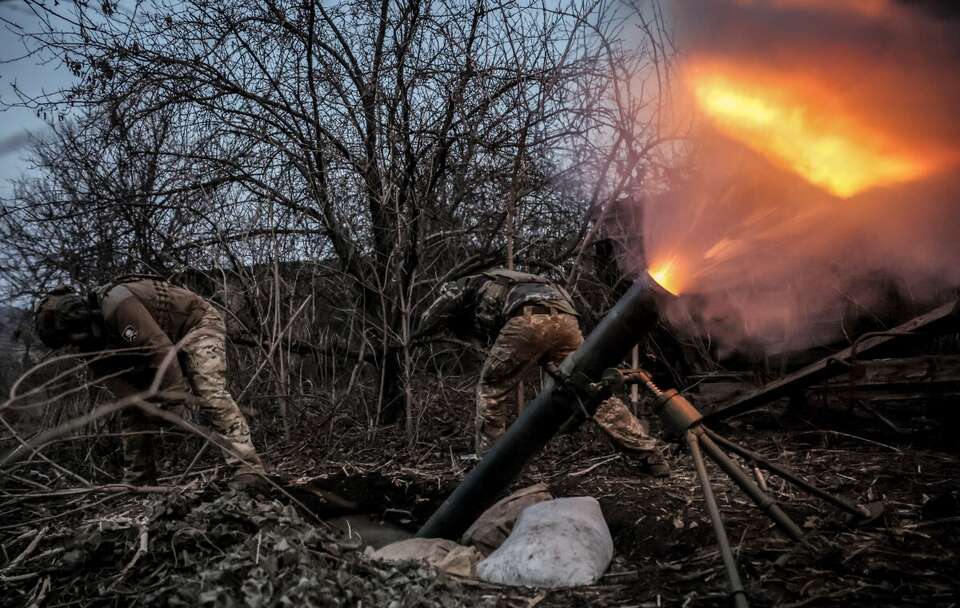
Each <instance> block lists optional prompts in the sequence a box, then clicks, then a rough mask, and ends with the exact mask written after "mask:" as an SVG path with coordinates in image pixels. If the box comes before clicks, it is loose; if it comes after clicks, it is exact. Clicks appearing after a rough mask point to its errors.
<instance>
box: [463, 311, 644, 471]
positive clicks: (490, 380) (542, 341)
mask: <svg viewBox="0 0 960 608" xmlns="http://www.w3.org/2000/svg"><path fill="white" fill-rule="evenodd" d="M582 343H583V334H581V333H580V326H579V324H578V323H577V318H576V317H574V316H573V315H568V314H565V313H562V312H553V313H551V314H523V315H519V316H516V317H513V318H512V319H510V320H509V321H507V322H506V324H504V326H503V328H502V329H501V330H500V333H499V335H498V336H497V339H496V341H495V342H494V344H493V346H492V347H491V348H490V353H489V354H488V355H487V360H486V361H485V362H484V365H483V370H482V371H481V372H480V384H479V386H478V387H477V420H476V446H477V453H478V454H483V453H484V452H486V451H487V450H488V449H489V448H490V446H491V445H493V443H494V442H495V441H496V440H497V439H498V438H499V437H500V436H501V435H503V433H504V432H506V429H507V420H508V417H509V415H510V404H511V403H513V396H514V394H515V393H516V390H515V389H516V387H517V385H518V384H519V383H520V380H521V379H522V378H523V376H524V375H525V374H526V373H527V372H528V371H530V370H531V369H532V368H533V367H534V366H536V365H542V364H546V363H554V364H556V365H560V363H561V362H562V361H563V360H564V359H565V358H566V357H567V355H569V354H570V353H572V352H573V351H575V350H577V348H579V347H580V345H581V344H582ZM593 421H594V422H596V423H597V424H598V425H599V426H600V428H601V429H602V430H603V431H604V432H605V433H606V434H607V435H608V436H609V437H610V439H612V440H613V442H614V443H615V444H616V445H617V446H618V447H620V448H621V449H624V450H628V451H631V452H651V451H653V450H654V449H655V446H656V440H654V439H651V438H650V436H649V435H648V434H647V432H646V429H644V428H643V425H642V424H640V421H639V420H637V418H636V416H634V415H633V414H632V413H631V412H630V410H629V409H628V408H627V406H626V405H625V404H624V403H623V401H621V400H620V399H618V398H617V397H611V398H609V399H607V400H606V401H604V402H603V403H601V404H600V406H599V407H598V408H597V411H596V413H595V414H594V416H593Z"/></svg>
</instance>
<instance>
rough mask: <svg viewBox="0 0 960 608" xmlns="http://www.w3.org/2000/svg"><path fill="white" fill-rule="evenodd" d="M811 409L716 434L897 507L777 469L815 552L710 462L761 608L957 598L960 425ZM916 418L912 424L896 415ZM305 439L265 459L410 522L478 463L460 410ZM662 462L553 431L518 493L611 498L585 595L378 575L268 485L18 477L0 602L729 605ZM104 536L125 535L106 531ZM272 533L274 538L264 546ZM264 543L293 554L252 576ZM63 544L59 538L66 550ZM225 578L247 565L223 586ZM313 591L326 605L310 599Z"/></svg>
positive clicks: (377, 513)
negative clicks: (182, 486) (395, 428)
mask: <svg viewBox="0 0 960 608" xmlns="http://www.w3.org/2000/svg"><path fill="white" fill-rule="evenodd" d="M807 414H809V412H807V413H805V414H804V415H803V416H801V417H796V416H794V417H792V418H791V419H789V420H786V419H785V418H784V417H783V416H781V415H780V411H779V410H777V409H776V408H774V410H772V411H768V412H763V413H755V414H751V415H749V416H746V417H744V418H741V419H739V420H737V421H734V422H733V423H731V424H729V425H723V426H722V427H721V426H718V427H717V428H716V429H715V430H717V431H718V432H721V434H724V435H726V436H727V437H729V438H731V439H733V440H736V441H738V442H740V443H741V444H743V445H745V446H747V447H749V448H751V449H753V450H755V451H758V452H761V453H762V454H763V455H765V456H767V457H768V458H771V459H773V460H775V461H776V462H778V463H780V464H783V465H786V466H789V467H791V468H792V469H794V470H795V471H798V472H800V473H802V474H803V476H804V477H805V478H807V479H808V480H810V481H813V482H815V483H817V484H818V485H820V486H821V487H823V488H824V489H827V490H829V491H831V492H835V493H838V494H841V495H843V496H846V497H849V498H852V499H855V500H858V501H862V502H870V501H883V502H884V503H885V505H886V512H885V514H884V516H883V517H882V518H881V520H879V521H878V522H876V523H874V524H873V525H871V526H868V527H864V528H851V527H849V526H847V525H846V518H845V517H844V516H843V515H841V514H839V513H838V512H837V511H836V510H835V509H833V508H831V507H829V506H828V505H825V504H824V503H822V502H821V501H819V500H817V499H814V498H811V497H809V496H807V495H805V494H803V493H801V492H799V491H798V490H795V489H793V488H792V487H791V486H789V485H785V484H782V483H781V482H780V481H779V480H778V479H776V478H767V483H768V485H769V487H770V491H771V493H772V495H773V496H774V497H775V498H776V499H777V500H778V501H779V502H780V504H781V505H782V507H783V508H784V510H785V511H786V512H787V513H788V514H789V515H790V516H791V517H793V518H794V520H795V521H796V522H797V523H798V524H800V525H801V526H802V527H803V528H804V530H805V531H806V533H807V539H808V541H809V544H808V546H798V545H796V544H795V543H793V542H791V541H790V540H788V539H787V537H786V536H784V535H783V534H781V533H780V532H779V531H778V530H776V529H775V528H774V526H773V524H772V523H771V522H770V520H768V519H767V518H766V517H765V516H763V515H762V514H761V513H760V512H759V511H758V510H757V509H755V508H754V507H753V506H752V505H751V503H750V502H749V500H748V499H747V498H746V496H745V495H743V494H742V493H741V492H740V491H739V490H738V489H736V488H735V486H733V485H732V483H731V482H730V481H729V480H728V479H727V478H726V477H724V476H723V475H722V474H720V473H719V471H717V470H716V469H715V468H714V467H711V473H712V475H713V481H714V490H715V492H716V494H717V497H718V501H719V503H720V507H721V510H722V512H723V516H724V520H725V523H726V526H727V532H728V535H729V537H730V539H731V542H732V544H733V546H734V549H735V553H736V556H737V559H738V562H739V565H740V571H741V575H742V576H743V578H744V582H745V585H746V587H747V591H748V594H749V597H750V599H751V602H752V605H754V606H782V607H791V608H796V607H799V606H838V605H846V606H909V605H917V606H944V607H946V606H953V605H956V603H957V602H958V597H960V591H958V590H960V581H958V579H960V570H958V569H957V567H956V564H957V563H958V550H960V481H958V480H957V478H956V476H955V474H954V471H955V464H956V462H957V445H956V444H955V442H951V438H950V437H949V433H948V432H945V429H944V428H943V426H942V425H938V424H936V423H935V422H936V421H934V424H927V422H929V419H926V418H925V419H924V422H925V423H924V424H917V425H914V426H915V427H916V428H921V427H922V430H921V431H918V432H917V433H912V434H909V435H892V434H891V433H890V432H889V431H887V430H885V429H884V428H882V426H880V425H876V424H874V422H873V421H871V420H866V419H864V418H862V417H856V416H851V415H848V414H846V413H843V412H841V413H839V414H836V415H833V416H830V417H824V416H819V415H816V416H808V415H807ZM911 419H914V420H915V419H916V416H912V417H910V416H908V417H907V418H906V422H904V424H905V425H909V424H910V420H911ZM302 430H303V436H302V437H300V438H299V439H296V440H294V441H291V442H289V443H286V444H279V445H276V446H275V449H274V450H272V451H271V452H270V454H269V459H270V461H271V463H272V464H273V465H274V466H275V467H276V468H277V469H279V470H280V471H283V472H284V473H285V474H287V475H289V476H291V477H293V478H299V479H301V480H305V479H311V480H312V482H313V486H314V487H318V488H325V489H328V490H332V491H334V492H336V493H337V494H339V495H341V496H343V497H345V498H347V499H349V500H351V501H353V502H355V503H356V504H357V505H358V510H360V511H362V512H364V513H368V514H370V516H371V517H372V518H373V519H380V518H382V519H383V520H385V521H388V522H391V523H392V524H395V525H397V526H400V527H404V528H406V529H409V530H415V529H416V528H417V527H418V526H419V524H421V523H422V522H423V521H425V519H426V518H427V517H428V516H429V515H430V513H431V512H432V511H433V509H435V508H436V506H437V505H439V504H440V502H441V501H442V500H443V498H444V497H445V496H446V494H447V493H449V492H450V491H451V490H452V489H453V488H454V487H455V486H456V483H457V481H458V480H459V479H461V478H462V476H463V475H464V473H465V472H466V471H467V470H468V469H469V467H470V466H471V464H472V461H471V460H470V458H469V456H470V448H469V443H468V439H467V438H468V437H469V429H468V428H467V427H466V424H465V423H464V421H463V420H462V419H461V417H460V416H459V415H458V414H457V412H456V411H455V410H453V409H450V408H436V409H432V410H431V417H430V418H428V419H425V420H424V423H423V424H422V425H421V432H420V435H419V438H418V441H416V442H415V443H413V444H412V445H411V444H410V443H408V442H407V441H406V440H405V439H404V438H402V437H400V436H398V434H396V433H391V432H390V431H384V432H382V433H381V435H380V436H379V437H378V438H377V440H376V441H375V442H372V443H370V442H368V443H366V444H365V443H364V442H362V441H361V440H360V438H359V437H358V438H356V441H352V440H351V439H350V438H349V437H341V438H340V440H339V441H337V442H335V443H334V444H333V445H332V446H331V445H329V444H325V445H324V447H323V449H320V448H319V447H318V442H317V441H316V440H315V439H314V437H313V436H312V435H311V434H310V433H309V432H307V431H309V425H308V424H306V425H303V426H302ZM364 445H366V446H367V447H359V446H364ZM665 453H666V457H667V459H668V461H669V462H670V464H671V466H672V469H673V472H672V475H671V476H670V477H668V478H666V479H655V478H651V477H649V476H645V475H642V474H638V473H637V471H636V467H635V466H634V464H635V463H634V462H633V461H632V460H631V458H629V457H627V456H624V455H622V454H620V453H618V452H617V451H616V450H614V449H612V448H611V447H610V446H609V445H608V444H607V443H606V441H605V440H604V439H603V438H602V436H601V435H600V434H599V433H598V432H597V431H595V430H591V429H589V428H584V429H582V430H581V431H580V432H578V433H576V434H572V435H567V436H562V437H559V438H557V439H555V440H554V441H553V442H552V443H551V444H550V445H549V446H548V448H547V450H546V451H545V452H544V453H543V454H542V455H541V456H539V457H538V458H537V459H536V460H535V461H534V462H532V463H530V466H528V467H527V469H526V470H525V471H524V473H523V475H522V477H521V479H519V480H518V481H517V482H516V483H515V484H514V487H523V486H526V485H529V484H533V483H536V482H541V481H542V482H546V483H548V484H549V485H550V487H551V488H552V490H553V493H554V494H555V495H556V496H583V495H586V496H594V497H596V498H597V499H598V500H599V501H600V503H601V506H602V507H603V511H604V514H605V516H606V518H607V521H608V524H609V526H610V530H611V532H612V535H613V538H614V545H615V552H616V553H615V559H614V563H613V564H612V566H611V568H610V570H609V571H608V573H607V574H606V575H605V576H604V577H603V579H602V580H601V581H600V583H599V584H597V585H594V586H591V587H588V588H580V589H575V590H558V591H542V590H536V589H516V588H503V587H498V586H496V585H490V584H486V583H481V582H477V581H471V580H466V579H456V578H453V577H446V576H445V577H439V578H436V577H434V576H433V574H432V573H430V572H428V571H426V570H424V569H423V568H415V567H413V566H411V567H410V568H412V569H406V570H405V569H403V568H388V569H383V568H381V569H379V570H377V569H376V568H374V567H371V566H369V565H367V563H366V562H365V560H363V559H362V558H361V557H360V554H359V551H352V552H351V549H353V548H351V547H345V546H339V547H338V546H337V545H336V543H337V542H338V541H337V540H336V539H335V535H331V533H330V532H329V531H327V530H325V529H323V527H322V525H320V524H317V523H315V522H312V521H311V518H310V516H309V515H307V514H305V513H303V512H302V509H299V508H298V507H296V506H295V505H292V504H290V502H289V500H288V499H285V498H284V497H279V496H259V497H257V498H256V499H255V500H252V501H251V500H250V499H249V498H245V497H243V496H242V495H240V494H232V493H229V492H227V490H226V489H225V488H224V487H223V485H222V484H219V485H218V483H217V482H213V483H212V485H211V484H200V485H201V488H202V489H201V490H197V491H194V492H193V493H192V494H191V495H190V496H189V497H172V496H169V495H160V496H157V495H135V494H119V495H114V494H109V493H107V494H95V495H86V496H77V497H71V496H65V497H57V498H48V499H40V498H34V499H33V500H30V501H25V500H24V499H23V498H20V499H19V500H18V499H17V498H16V495H17V494H18V493H21V491H25V490H27V489H28V488H14V487H12V486H11V485H10V484H7V487H6V488H4V492H5V494H6V496H5V497H3V500H2V501H0V505H2V506H0V534H2V536H0V545H2V548H3V551H4V553H5V555H4V560H3V561H4V563H6V564H8V565H7V566H5V567H4V568H2V569H0V586H2V587H3V588H4V594H5V597H6V598H7V601H9V600H10V599H11V598H14V599H13V603H11V604H6V601H5V602H4V603H5V605H37V606H40V605H44V606H68V605H129V604H139V603H145V604H150V605H217V606H220V605H223V606H228V605H250V606H260V605H264V606H266V605H289V604H290V603H293V604H303V605H362V604H363V603H364V602H366V605H384V606H461V605H464V606H467V605H469V606H473V605H491V606H497V605H502V606H525V607H528V608H529V607H533V606H543V607H548V606H556V607H574V606H577V607H579V606H638V607H639V606H643V607H651V608H652V607H658V606H682V607H688V606H727V605H729V599H728V595H727V592H726V580H725V578H724V574H723V569H722V565H721V562H720V557H719V553H718V550H717V546H716V543H715V540H714V535H713V531H712V528H711V524H710V521H709V519H708V518H707V516H706V512H705V510H704V504H703V498H702V493H701V490H700V487H699V484H698V482H697V480H696V478H695V476H694V472H693V468H692V463H691V462H690V459H689V458H688V456H687V455H686V453H685V452H684V451H681V450H680V449H679V448H677V447H673V446H670V447H667V448H666V449H665ZM198 475H200V476H207V477H209V475H210V472H209V471H203V470H201V471H199V472H198V473H197V474H191V476H192V478H194V479H198ZM223 492H227V494H223ZM33 493H34V494H37V492H35V491H34V492H33ZM163 505H166V506H163ZM71 511H73V512H72V513H71ZM225 513H230V514H231V515H229V517H228V516H227V515H225ZM251 513H253V514H254V515H251ZM295 513H299V515H297V514H295ZM105 522H107V524H105ZM118 522H121V523H118ZM122 522H128V523H122ZM129 522H134V523H132V524H131V523H129ZM137 522H140V523H139V524H138V523H137ZM143 522H147V523H145V524H144V523H143ZM184 522H187V523H184ZM190 522H192V523H190ZM200 522H202V525H201V523H200ZM264 522H266V523H264ZM291 522H293V523H291ZM188 524H189V525H188ZM41 526H42V527H43V529H44V530H45V535H46V538H45V539H44V541H43V542H41V543H38V545H39V546H38V547H36V548H34V549H33V551H32V555H31V557H29V558H28V559H25V560H23V561H22V562H21V563H20V564H17V565H15V567H13V568H9V564H10V563H11V562H10V561H9V560H11V559H14V558H15V556H16V555H17V554H18V553H21V552H23V551H24V549H25V547H28V545H29V544H30V542H31V539H32V538H35V537H36V535H37V529H38V528H40V527H41ZM138 529H139V530H140V535H141V536H143V535H147V534H148V532H149V539H150V540H149V543H148V545H147V546H148V550H147V551H146V552H145V553H143V554H142V556H141V557H139V558H137V557H136V556H137V555H138V554H139V552H138V551H137V546H138V534H137V530H138ZM144 529H146V530H148V532H144V531H143V530H144ZM197 529H199V530H202V531H203V532H202V533H198V534H199V536H197V538H198V539H199V538H202V537H204V536H206V537H207V539H206V540H209V546H213V547H215V549H216V550H214V549H210V548H208V543H207V542H206V541H203V542H200V541H199V540H198V541H197V544H196V547H195V548H194V549H192V550H195V551H196V554H195V556H194V557H192V558H183V557H182V556H181V554H180V553H179V552H178V550H176V549H174V550H172V552H171V553H170V554H164V552H163V551H164V550H163V549H161V548H159V547H160V545H163V544H165V543H169V544H170V545H171V546H175V545H176V546H178V545H179V543H182V542H183V539H184V538H185V537H190V538H193V537H194V536H196V534H194V533H193V532H191V530H197ZM104 530H107V531H106V532H105V531H104ZM110 530H121V531H118V532H115V533H114V536H109V532H110ZM263 530H268V531H270V532H269V534H274V535H275V536H267V537H264V535H263V534H264V533H263ZM81 531H82V534H81ZM84 534H85V535H86V536H84ZM258 534H259V535H260V536H259V537H257V535H258ZM71 535H72V536H71ZM81 537H82V538H81ZM256 538H259V540H257V541H256V542H254V539H256ZM304 538H311V539H313V540H311V541H309V542H307V541H304V540H302V539H304ZM58 539H59V540H58ZM91 539H93V540H91ZM105 539H110V542H109V543H108V542H106V541H105ZM265 539H268V540H269V543H273V544H272V545H269V546H271V547H273V548H274V549H276V548H278V547H279V548H280V549H282V550H284V551H286V552H287V553H286V554H285V555H287V557H286V558H285V560H286V561H284V559H281V560H280V561H279V562H278V564H279V565H275V566H274V570H269V569H268V570H267V571H266V573H261V569H262V567H261V564H260V561H259V560H260V559H261V553H263V552H265V551H266V548H265V547H266V546H267V545H263V543H268V540H265ZM58 543H59V544H58ZM269 543H268V544H269ZM301 545H302V547H301ZM58 546H61V547H63V548H62V550H61V551H59V552H57V551H56V548H57V547H58ZM291 546H292V547H294V548H297V547H300V549H302V550H300V549H298V551H300V552H297V551H294V550H293V549H291V548H290V547H291ZM51 551H53V553H50V552H51ZM254 554H255V556H256V560H254ZM183 555H187V553H184V554H183ZM191 555H192V554H191ZM131 557H133V561H131ZM68 558H69V559H68ZM190 559H193V560H194V562H195V563H191V562H190ZM171 560H173V562H175V563H174V564H171ZM181 560H182V561H181ZM316 560H319V561H316ZM134 563H136V566H134ZM224 572H234V573H246V574H243V575H240V574H237V575H236V577H235V578H231V577H229V576H226V575H225V574H224ZM311 573H312V574H311ZM311 576H312V577H313V578H314V579H316V580H321V581H322V580H326V581H328V583H327V584H326V586H321V587H316V588H310V589H306V588H303V585H302V584H300V583H298V584H299V585H300V586H296V585H295V584H294V583H293V582H289V581H300V580H303V579H304V577H308V578H309V577H311ZM18 577H23V578H18ZM178 577H179V578H178ZM297 577H300V578H297ZM177 581H180V582H179V583H178V582H177ZM251 581H254V582H255V583H256V584H254V583H251ZM257 581H259V582H257ZM283 581H288V582H283ZM378 581H379V582H378ZM398 581H400V582H398ZM411 581H412V582H411ZM414 583H415V584H414ZM411 584H413V588H414V590H415V591H416V593H413V595H411V592H410V588H411V587H410V585H411ZM44 585H46V591H44ZM191 585H194V586H193V587H191ZM191 589H193V591H189V590H191ZM251 589H253V590H252V591H251ZM188 591H189V593H188ZM214 591H216V593H214ZM268 591H269V592H268ZM321 591H322V592H323V593H325V594H326V595H324V597H327V599H328V600H329V601H324V602H319V603H318V602H317V601H316V598H317V597H320V595H323V593H321ZM40 592H43V593H42V594H41V593H40ZM218 593H219V594H220V595H217V594H218ZM298 594H299V595H298ZM318 594H320V595H318ZM335 596H336V597H338V599H336V600H335V599H333V598H334V597H335ZM37 597H40V600H41V601H40V602H39V603H38V602H36V601H35V600H36V599H37ZM251 598H252V599H251ZM305 598H306V599H305ZM31 602H33V603H32V604H31ZM358 602H359V603H358Z"/></svg>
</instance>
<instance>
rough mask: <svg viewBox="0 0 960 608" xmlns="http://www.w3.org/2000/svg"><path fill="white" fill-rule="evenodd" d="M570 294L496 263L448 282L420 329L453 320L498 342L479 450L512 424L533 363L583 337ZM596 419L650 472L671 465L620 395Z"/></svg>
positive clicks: (482, 401)
mask: <svg viewBox="0 0 960 608" xmlns="http://www.w3.org/2000/svg"><path fill="white" fill-rule="evenodd" d="M577 317H578V315H577V311H576V309H575V308H574V306H573V303H572V301H571V298H570V296H569V294H567V292H566V291H565V290H564V289H563V288H562V287H560V286H558V285H555V284H553V283H551V282H550V281H548V280H546V279H544V278H543V277H539V276H537V275H533V274H528V273H524V272H517V271H513V270H504V269H494V270H490V271H487V272H484V273H483V274H479V275H474V276H469V277H466V278H463V279H460V280H459V281H453V282H449V283H445V284H444V285H443V286H442V287H441V289H440V296H439V297H438V298H437V300H436V301H435V302H434V303H433V304H431V305H430V308H429V309H427V311H426V312H425V313H424V315H423V318H422V320H421V323H420V327H419V329H418V331H417V333H418V334H420V335H426V334H429V333H432V332H433V331H436V330H438V329H440V328H443V327H446V328H447V329H449V330H450V331H452V332H453V333H454V334H456V335H457V336H459V337H461V338H465V339H468V338H473V339H480V340H483V341H485V342H486V343H487V344H490V343H491V342H492V346H491V347H490V351H489V354H488V355H487V360H486V361H485V362H484V365H483V370H482V371H481V372H480V382H479V384H478V386H477V417H476V449H477V453H478V454H482V453H484V452H486V451H487V450H488V449H489V448H490V446H491V445H493V443H494V442H495V441H496V440H497V439H498V438H499V437H500V436H501V435H503V433H504V432H505V431H506V428H507V420H508V416H509V413H510V412H509V403H510V401H511V396H512V394H513V392H514V390H515V388H516V386H517V385H518V384H519V383H520V380H521V379H522V378H523V376H524V374H526V373H527V372H528V371H529V370H530V369H531V368H532V367H533V366H534V365H537V364H541V365H543V364H547V363H553V364H556V365H560V363H561V362H562V361H563V360H564V359H565V358H566V357H567V355H569V354H570V353H572V352H573V351H575V350H577V348H578V347H579V346H580V344H582V343H583V335H582V334H581V333H580V326H579V323H578V321H577ZM593 420H594V421H595V422H596V423H597V424H598V425H599V426H600V428H601V429H603V431H604V432H606V433H607V435H609V436H610V438H611V439H612V440H613V441H614V442H615V443H616V444H617V445H618V446H619V447H621V448H622V449H624V450H626V451H628V452H632V453H639V454H641V455H643V456H644V462H645V464H646V465H647V467H648V469H649V470H650V472H652V473H655V474H666V473H667V471H668V468H667V467H666V464H665V463H664V462H663V461H662V460H661V459H660V458H659V456H658V455H657V453H656V451H655V446H656V441H655V440H654V439H651V438H650V437H649V435H647V433H646V431H645V430H644V428H643V426H642V425H641V424H640V421H638V420H637V419H636V417H635V416H634V415H633V414H632V413H631V412H630V410H629V409H628V408H627V406H626V405H625V404H624V403H623V402H622V401H621V400H620V399H618V398H616V397H611V398H610V399H608V400H606V401H604V402H603V403H602V404H600V407H599V408H598V409H597V411H596V413H595V414H594V416H593Z"/></svg>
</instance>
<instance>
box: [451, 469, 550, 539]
mask: <svg viewBox="0 0 960 608" xmlns="http://www.w3.org/2000/svg"><path fill="white" fill-rule="evenodd" d="M545 500H553V496H552V495H551V494H550V489H549V488H547V485H546V484H544V483H538V484H536V485H533V486H529V487H526V488H523V489H521V490H517V491H516V492H514V493H513V494H511V495H510V496H507V497H506V498H503V499H501V500H500V501H499V502H497V503H496V504H495V505H493V506H492V507H490V508H489V509H487V510H486V511H484V512H483V514H482V515H481V516H480V517H479V518H477V521H475V522H473V525H472V526H470V527H469V528H467V531H466V532H464V533H463V536H462V537H461V538H460V544H461V545H467V546H473V547H476V548H477V550H478V551H479V552H480V553H481V554H482V555H483V556H484V557H486V556H488V555H490V554H491V553H493V552H494V551H496V549H497V547H499V546H500V545H502V544H503V541H505V540H507V537H508V536H510V532H511V531H512V530H513V526H514V524H516V523H517V518H519V517H520V513H522V512H523V510H524V509H526V508H527V507H529V506H531V505H535V504H537V503H538V502H543V501H545Z"/></svg>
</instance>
